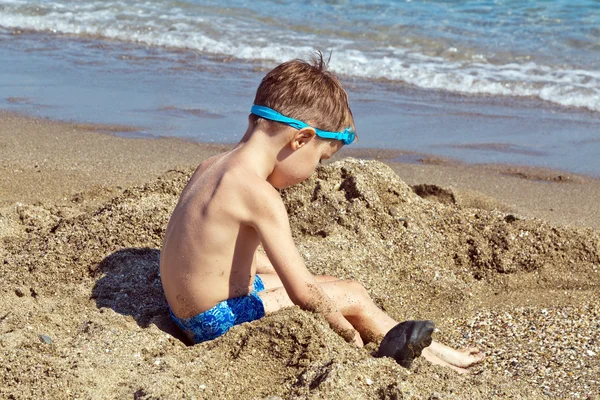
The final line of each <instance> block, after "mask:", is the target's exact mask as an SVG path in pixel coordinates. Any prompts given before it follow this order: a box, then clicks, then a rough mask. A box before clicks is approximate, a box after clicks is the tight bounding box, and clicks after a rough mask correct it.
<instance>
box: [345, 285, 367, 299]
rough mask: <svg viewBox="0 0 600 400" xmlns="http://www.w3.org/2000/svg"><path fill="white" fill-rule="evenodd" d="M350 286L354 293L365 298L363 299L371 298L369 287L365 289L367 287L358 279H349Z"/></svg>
mask: <svg viewBox="0 0 600 400" xmlns="http://www.w3.org/2000/svg"><path fill="white" fill-rule="evenodd" d="M347 282H348V286H349V289H350V291H351V292H352V293H354V295H356V296H358V297H360V298H363V299H369V298H370V296H369V292H367V289H365V287H364V286H363V285H362V283H360V282H358V281H354V280H348V281H347Z"/></svg>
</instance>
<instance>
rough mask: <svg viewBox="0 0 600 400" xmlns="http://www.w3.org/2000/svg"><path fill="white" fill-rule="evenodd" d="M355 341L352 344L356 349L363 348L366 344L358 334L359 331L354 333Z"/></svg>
mask: <svg viewBox="0 0 600 400" xmlns="http://www.w3.org/2000/svg"><path fill="white" fill-rule="evenodd" d="M354 332H355V333H354V339H353V340H352V343H354V344H355V345H356V347H363V346H364V345H365V344H364V343H363V340H362V338H361V337H360V334H359V333H358V331H354Z"/></svg>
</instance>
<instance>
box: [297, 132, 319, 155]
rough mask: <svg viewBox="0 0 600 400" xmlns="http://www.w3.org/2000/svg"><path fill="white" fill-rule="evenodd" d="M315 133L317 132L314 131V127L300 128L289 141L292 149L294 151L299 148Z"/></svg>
mask: <svg viewBox="0 0 600 400" xmlns="http://www.w3.org/2000/svg"><path fill="white" fill-rule="evenodd" d="M316 134H317V133H316V132H315V130H314V128H310V127H307V128H302V129H300V130H298V131H296V133H295V134H294V137H293V138H292V142H291V145H292V150H294V151H296V150H298V149H299V148H301V147H303V146H305V145H306V144H308V142H310V141H311V140H312V139H313V138H314V137H315V135H316Z"/></svg>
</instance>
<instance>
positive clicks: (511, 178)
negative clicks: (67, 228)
mask: <svg viewBox="0 0 600 400" xmlns="http://www.w3.org/2000/svg"><path fill="white" fill-rule="evenodd" d="M0 121H2V125H1V127H0V137H2V138H4V139H2V140H1V141H0V151H1V152H2V153H4V154H5V156H4V157H2V160H1V161H0V171H2V172H3V173H2V174H1V175H2V177H1V178H0V207H6V206H9V205H12V204H14V203H17V202H25V203H33V204H35V203H39V202H44V201H57V202H59V203H60V202H65V201H67V202H68V201H71V199H72V197H73V196H75V195H77V193H88V194H87V196H88V197H94V196H100V197H104V196H103V195H101V194H100V193H101V192H105V193H106V195H108V194H109V193H114V192H115V191H116V192H118V191H120V190H122V189H123V188H125V187H128V186H132V185H140V184H144V183H147V182H148V181H149V180H151V179H154V178H156V177H158V176H159V175H160V174H162V173H165V172H166V171H168V170H170V169H173V168H176V167H192V166H196V165H198V164H199V163H200V162H202V161H203V160H204V159H206V158H208V157H210V156H212V155H215V154H217V153H219V152H222V151H224V150H226V149H228V148H230V147H231V144H211V143H200V142H197V141H193V140H189V139H184V138H172V137H152V138H143V137H136V136H134V137H128V136H127V135H126V134H125V135H123V134H122V133H123V132H136V129H135V127H128V126H116V125H100V124H85V123H83V124H82V123H74V122H60V121H53V120H51V119H47V118H39V117H33V116H28V115H23V114H20V113H15V112H12V111H4V110H2V111H0ZM50 154H54V155H55V157H50ZM348 156H351V157H355V158H365V159H374V160H378V161H382V162H384V163H385V164H387V165H389V166H390V167H391V168H392V169H393V170H394V171H395V172H396V173H397V174H398V175H399V176H400V177H401V179H403V180H404V181H405V182H406V183H407V184H409V185H436V186H438V187H439V188H440V189H444V191H445V192H448V193H450V194H451V197H452V198H453V199H454V200H452V201H454V202H456V203H457V204H459V205H463V206H467V207H469V206H471V207H481V208H488V209H489V208H497V209H501V210H504V211H506V212H513V213H516V214H519V215H522V216H524V217H529V218H539V219H543V220H546V221H548V222H550V223H553V224H560V225H563V226H587V227H591V228H594V229H600V210H598V207H597V206H596V205H595V204H596V199H597V198H598V197H600V179H598V178H595V177H591V176H586V175H578V174H572V173H568V172H564V171H558V170H553V169H545V168H539V167H528V166H519V165H509V164H466V163H463V162H460V161H457V160H451V159H446V158H442V157H438V156H434V155H424V154H420V153H415V152H410V151H402V150H385V149H361V148H352V147H348V148H344V149H342V150H341V151H340V152H339V154H336V155H335V156H334V157H333V158H332V160H331V161H335V160H338V159H341V158H343V157H348ZM402 160H408V161H410V162H401V161H402ZM399 161H400V162H399ZM93 192H95V193H96V194H95V195H92V194H90V193H93Z"/></svg>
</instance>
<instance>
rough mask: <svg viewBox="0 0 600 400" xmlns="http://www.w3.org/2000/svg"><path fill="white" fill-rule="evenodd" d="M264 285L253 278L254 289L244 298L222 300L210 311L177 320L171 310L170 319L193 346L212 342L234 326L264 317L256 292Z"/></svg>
mask: <svg viewBox="0 0 600 400" xmlns="http://www.w3.org/2000/svg"><path fill="white" fill-rule="evenodd" d="M263 290H265V285H264V284H263V281H262V279H260V277H259V276H258V275H255V276H254V288H253V290H252V292H251V293H250V294H248V295H246V296H242V297H235V298H233V299H227V300H223V301H222V302H220V303H219V304H217V305H216V306H214V307H213V308H211V309H210V310H206V311H204V312H203V313H200V314H198V315H196V316H194V317H190V318H177V317H176V316H175V314H173V311H171V308H169V312H170V313H171V318H173V321H175V323H176V324H177V326H179V328H180V329H181V330H183V332H185V334H186V335H187V337H188V338H189V339H190V340H191V341H192V342H193V343H195V344H197V343H201V342H205V341H207V340H213V339H216V338H218V337H219V336H221V335H223V334H224V333H225V332H227V331H228V330H229V329H231V327H233V326H234V325H239V324H241V323H243V322H250V321H254V320H256V319H259V318H262V317H264V316H265V308H264V306H263V302H262V300H261V298H260V297H259V296H258V292H260V291H263Z"/></svg>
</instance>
